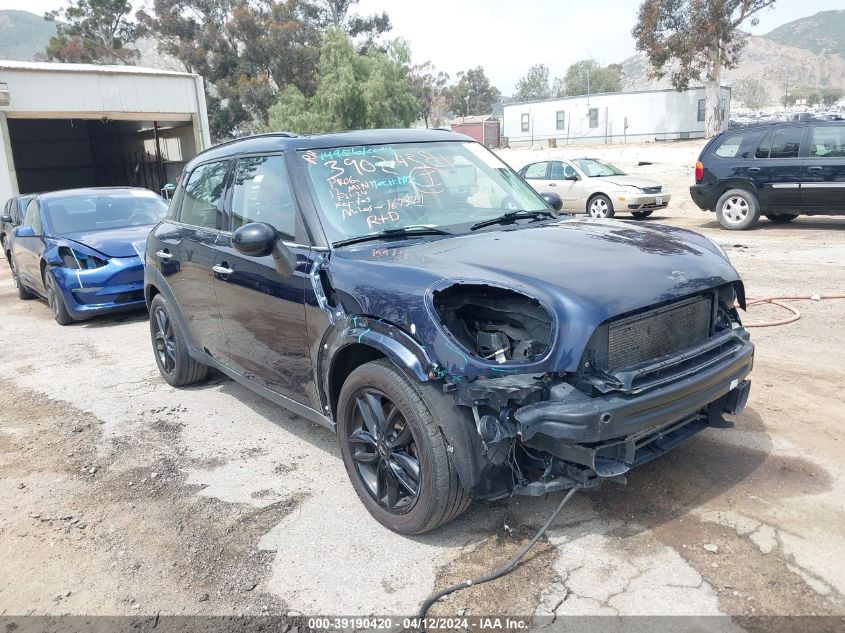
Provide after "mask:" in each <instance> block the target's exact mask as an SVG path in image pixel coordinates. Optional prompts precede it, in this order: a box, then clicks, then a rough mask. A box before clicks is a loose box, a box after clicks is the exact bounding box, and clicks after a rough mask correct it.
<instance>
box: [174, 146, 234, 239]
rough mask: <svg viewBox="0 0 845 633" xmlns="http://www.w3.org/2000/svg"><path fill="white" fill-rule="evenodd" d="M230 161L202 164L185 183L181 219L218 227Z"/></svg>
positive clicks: (210, 227) (180, 210)
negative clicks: (221, 199) (220, 204)
mask: <svg viewBox="0 0 845 633" xmlns="http://www.w3.org/2000/svg"><path fill="white" fill-rule="evenodd" d="M228 169H229V161H228V160H224V161H220V162H218V163H207V164H205V165H200V166H199V167H197V168H196V169H194V171H192V172H191V175H190V176H188V182H186V183H185V191H184V192H183V194H182V196H181V197H180V198H181V202H182V206H181V207H180V209H179V221H180V222H184V223H185V224H190V225H192V226H200V227H203V228H207V229H214V228H217V216H218V214H219V211H218V209H217V204H218V203H219V202H220V198H221V197H222V196H223V188H224V187H225V185H226V172H227V171H228Z"/></svg>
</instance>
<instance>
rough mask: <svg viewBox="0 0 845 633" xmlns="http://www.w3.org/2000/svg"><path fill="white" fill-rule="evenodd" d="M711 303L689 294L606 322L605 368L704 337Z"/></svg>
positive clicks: (630, 363) (622, 365) (650, 358)
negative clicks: (647, 309) (607, 324)
mask: <svg viewBox="0 0 845 633" xmlns="http://www.w3.org/2000/svg"><path fill="white" fill-rule="evenodd" d="M712 307H713V299H712V297H693V298H692V299H686V300H684V301H679V302H677V303H672V304H670V305H668V306H664V307H662V308H657V309H656V310H650V311H649V312H643V313H640V314H635V315H634V316H630V317H627V318H624V319H620V320H618V321H614V322H612V323H610V325H609V328H608V348H607V356H608V368H609V370H610V371H611V372H613V371H617V370H619V369H624V368H627V367H633V366H634V365H638V364H640V363H644V362H646V361H653V360H656V359H658V358H660V357H661V356H666V355H667V354H672V353H674V352H678V351H680V350H682V349H685V348H687V347H690V346H692V345H695V344H696V343H700V342H701V341H703V340H705V339H707V338H708V336H709V335H710V318H711V314H712Z"/></svg>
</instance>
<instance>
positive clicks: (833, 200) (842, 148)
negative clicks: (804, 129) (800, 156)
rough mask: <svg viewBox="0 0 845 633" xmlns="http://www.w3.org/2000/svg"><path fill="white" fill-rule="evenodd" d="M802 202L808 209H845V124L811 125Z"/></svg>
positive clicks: (802, 183)
mask: <svg viewBox="0 0 845 633" xmlns="http://www.w3.org/2000/svg"><path fill="white" fill-rule="evenodd" d="M807 143H808V145H809V147H808V151H807V152H806V154H807V157H806V158H805V159H804V174H803V179H802V182H801V203H802V205H803V206H804V208H805V210H807V211H845V123H838V124H835V125H830V124H829V125H817V126H815V127H812V128H810V132H809V138H808V141H807Z"/></svg>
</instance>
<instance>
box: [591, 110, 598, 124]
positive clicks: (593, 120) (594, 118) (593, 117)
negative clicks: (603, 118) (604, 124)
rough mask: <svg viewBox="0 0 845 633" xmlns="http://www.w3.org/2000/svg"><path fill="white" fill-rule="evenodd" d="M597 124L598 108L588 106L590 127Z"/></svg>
mask: <svg viewBox="0 0 845 633" xmlns="http://www.w3.org/2000/svg"><path fill="white" fill-rule="evenodd" d="M598 126H599V109H598V108H590V127H598Z"/></svg>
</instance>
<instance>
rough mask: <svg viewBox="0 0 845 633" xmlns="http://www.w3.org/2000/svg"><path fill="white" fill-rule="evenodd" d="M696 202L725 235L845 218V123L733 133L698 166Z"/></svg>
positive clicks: (716, 140) (718, 140)
mask: <svg viewBox="0 0 845 633" xmlns="http://www.w3.org/2000/svg"><path fill="white" fill-rule="evenodd" d="M695 183H696V184H695V185H693V186H692V187H690V195H691V196H692V199H693V201H694V202H695V204H696V205H698V206H699V207H700V208H701V209H704V210H706V211H716V217H717V218H718V219H719V223H720V224H721V225H722V226H723V227H725V228H726V229H732V230H741V229H749V228H751V227H753V226H754V225H755V224H757V220H759V219H760V214H761V213H762V214H763V215H765V216H766V217H767V218H769V220H771V221H772V222H789V221H791V220H794V219H795V218H796V217H797V216H798V215H801V214H806V215H839V214H845V122H842V121H808V122H802V123H782V124H774V125H759V126H754V127H748V128H743V129H734V130H728V131H727V132H722V133H721V134H719V135H717V136H715V137H713V139H711V141H710V142H709V143H707V145H705V146H704V149H703V150H702V151H701V156H700V157H699V159H698V163H697V164H696V167H695Z"/></svg>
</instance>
